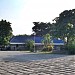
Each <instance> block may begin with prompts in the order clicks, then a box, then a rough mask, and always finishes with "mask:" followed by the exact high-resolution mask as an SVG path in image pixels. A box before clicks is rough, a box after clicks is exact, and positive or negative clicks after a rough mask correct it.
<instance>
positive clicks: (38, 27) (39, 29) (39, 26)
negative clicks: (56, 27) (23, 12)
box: [32, 22, 52, 36]
mask: <svg viewBox="0 0 75 75" xmlns="http://www.w3.org/2000/svg"><path fill="white" fill-rule="evenodd" d="M33 24H34V25H35V26H34V27H33V28H32V30H33V31H34V32H35V33H36V35H39V36H42V35H45V34H47V33H50V30H51V27H52V24H51V23H44V22H33ZM50 34H51V33H50Z"/></svg>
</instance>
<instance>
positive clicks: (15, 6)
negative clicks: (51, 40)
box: [0, 0, 75, 35]
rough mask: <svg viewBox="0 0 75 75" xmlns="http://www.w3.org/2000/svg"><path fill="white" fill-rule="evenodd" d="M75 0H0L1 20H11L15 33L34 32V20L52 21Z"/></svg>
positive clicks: (69, 7) (71, 7)
mask: <svg viewBox="0 0 75 75" xmlns="http://www.w3.org/2000/svg"><path fill="white" fill-rule="evenodd" d="M74 8H75V0H0V20H1V19H4V20H7V21H9V22H11V23H12V24H11V27H12V29H13V34H14V35H19V34H20V35H21V34H28V35H30V34H32V33H33V31H32V27H33V26H34V25H33V22H52V20H53V19H54V18H55V17H58V16H59V14H60V13H61V12H63V11H64V10H70V9H74Z"/></svg>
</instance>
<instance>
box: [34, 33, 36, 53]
mask: <svg viewBox="0 0 75 75" xmlns="http://www.w3.org/2000/svg"><path fill="white" fill-rule="evenodd" d="M35 35H36V33H34V52H35Z"/></svg>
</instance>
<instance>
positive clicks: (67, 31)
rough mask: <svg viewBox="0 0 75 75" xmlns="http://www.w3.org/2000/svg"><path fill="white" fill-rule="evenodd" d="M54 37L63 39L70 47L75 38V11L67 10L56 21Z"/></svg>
mask: <svg viewBox="0 0 75 75" xmlns="http://www.w3.org/2000/svg"><path fill="white" fill-rule="evenodd" d="M54 21H55V23H54V27H55V31H54V36H55V37H57V38H61V39H63V40H64V41H65V39H66V38H67V40H66V44H67V45H68V44H69V43H70V42H71V41H72V40H74V37H75V9H72V10H65V11H63V12H62V13H60V14H59V17H56V18H55V19H54Z"/></svg>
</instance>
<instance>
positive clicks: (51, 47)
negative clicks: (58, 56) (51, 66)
mask: <svg viewBox="0 0 75 75" xmlns="http://www.w3.org/2000/svg"><path fill="white" fill-rule="evenodd" d="M52 49H53V46H52V45H48V46H46V47H44V48H43V50H42V51H52Z"/></svg>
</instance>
